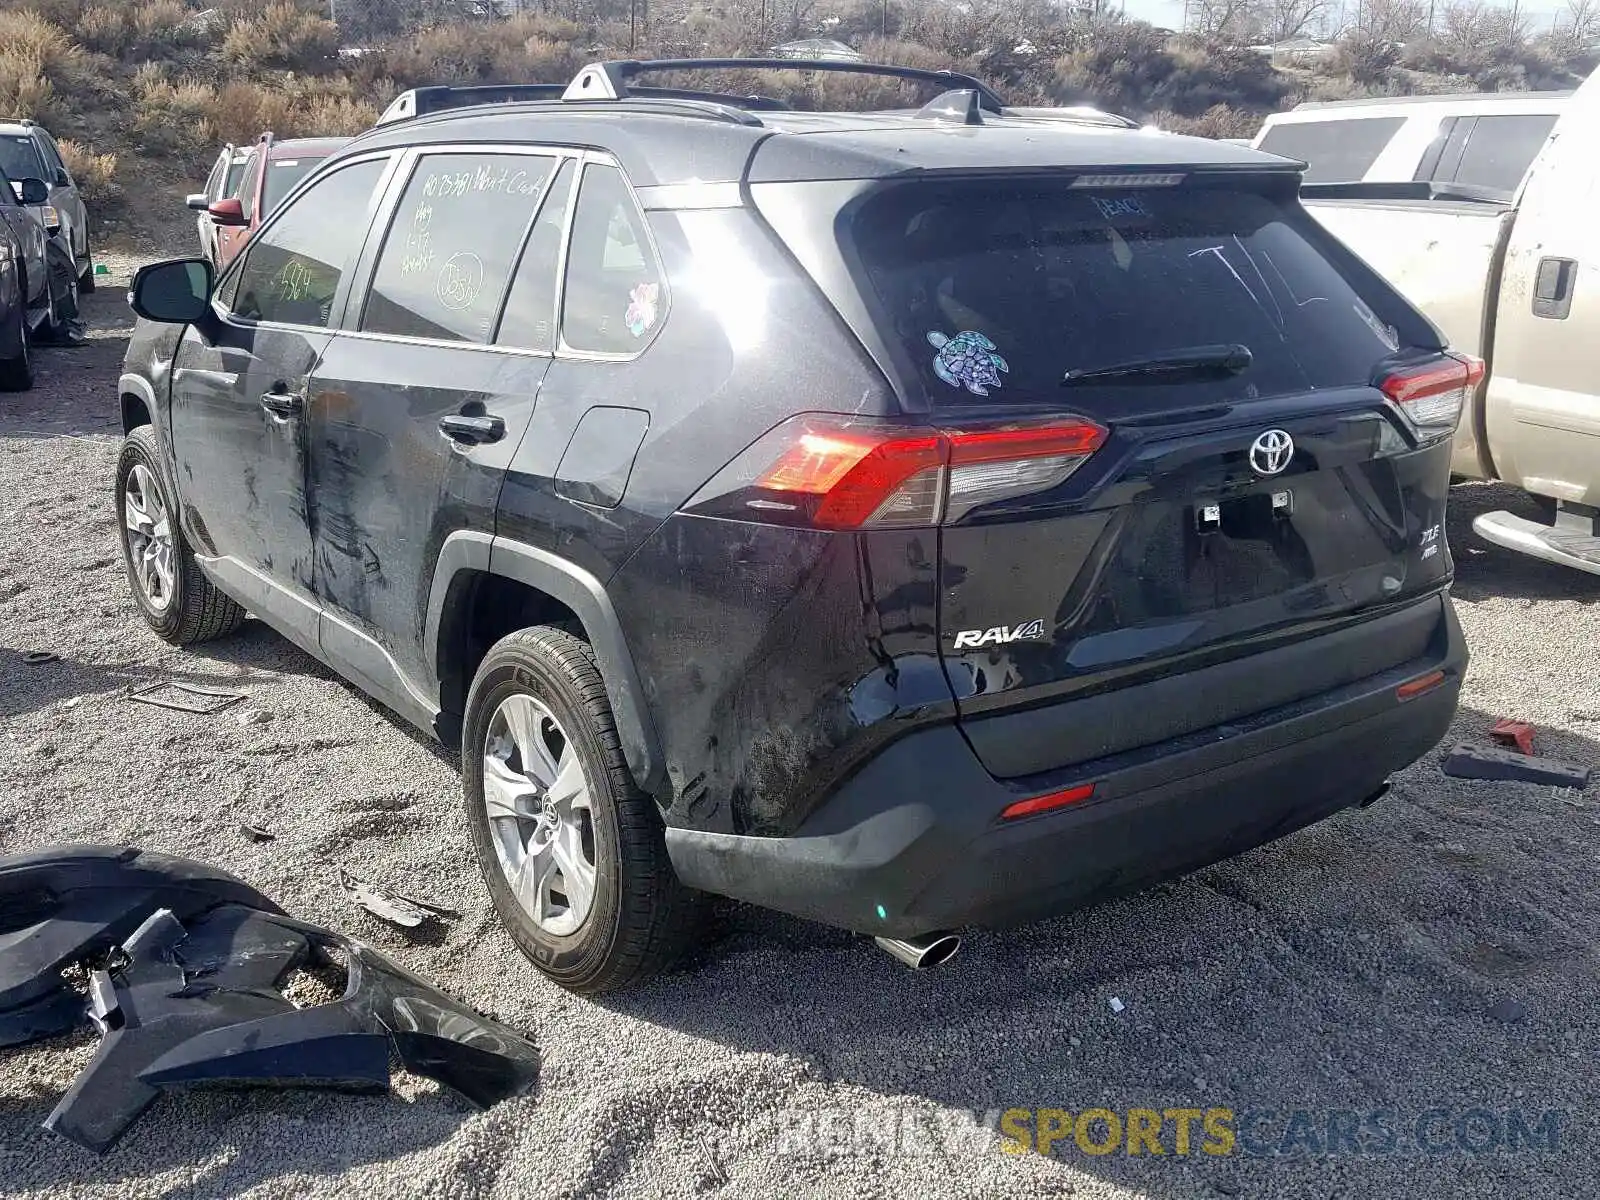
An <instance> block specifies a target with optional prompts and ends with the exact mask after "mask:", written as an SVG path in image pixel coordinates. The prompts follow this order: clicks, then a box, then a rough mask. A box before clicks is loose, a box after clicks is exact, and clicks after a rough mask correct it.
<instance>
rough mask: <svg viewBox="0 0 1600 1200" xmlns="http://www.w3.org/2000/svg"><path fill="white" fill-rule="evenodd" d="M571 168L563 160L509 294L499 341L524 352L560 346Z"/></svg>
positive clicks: (530, 236) (501, 323) (499, 343)
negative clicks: (560, 285)
mask: <svg viewBox="0 0 1600 1200" xmlns="http://www.w3.org/2000/svg"><path fill="white" fill-rule="evenodd" d="M572 176H573V167H572V163H571V162H570V161H568V162H565V163H562V164H561V173H560V174H559V175H557V176H556V181H555V183H553V184H552V185H551V187H550V192H549V194H548V195H547V196H546V197H545V202H544V204H543V205H542V206H541V207H540V209H539V216H538V219H537V220H536V221H535V222H534V224H533V232H532V233H530V234H529V235H528V244H527V247H526V248H525V249H524V250H523V252H522V261H521V262H520V263H518V264H517V275H516V278H515V279H514V280H513V281H512V284H511V294H510V295H509V296H508V297H506V311H505V316H503V317H502V318H501V319H500V333H499V335H498V336H497V337H496V338H495V342H496V343H497V344H498V345H501V346H517V347H519V348H521V349H523V350H544V351H550V350H554V349H555V348H556V290H557V288H556V282H557V275H558V273H559V272H560V270H561V235H562V233H563V232H565V230H566V225H567V209H568V207H569V206H570V203H571V198H572Z"/></svg>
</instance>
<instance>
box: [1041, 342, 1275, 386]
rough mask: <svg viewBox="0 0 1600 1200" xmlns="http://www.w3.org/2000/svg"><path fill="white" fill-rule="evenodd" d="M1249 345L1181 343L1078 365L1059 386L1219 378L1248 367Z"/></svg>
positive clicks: (1173, 381)
mask: <svg viewBox="0 0 1600 1200" xmlns="http://www.w3.org/2000/svg"><path fill="white" fill-rule="evenodd" d="M1251 361H1252V356H1251V354H1250V347H1249V346H1239V345H1232V346H1184V347H1183V348H1182V349H1179V350H1168V351H1166V352H1165V353H1163V354H1152V355H1150V357H1149V358H1136V359H1133V360H1131V361H1129V362H1121V363H1113V364H1111V365H1110V366H1106V367H1080V368H1078V369H1076V370H1072V371H1068V372H1067V373H1066V375H1065V376H1064V377H1063V378H1062V380H1061V386H1062V387H1075V386H1076V385H1078V384H1080V383H1114V382H1116V381H1117V380H1119V379H1149V378H1151V377H1155V379H1156V381H1157V382H1160V383H1183V382H1187V381H1190V380H1195V379H1221V378H1223V377H1224V376H1227V375H1238V374H1240V373H1242V372H1244V371H1247V370H1249V369H1250V363H1251Z"/></svg>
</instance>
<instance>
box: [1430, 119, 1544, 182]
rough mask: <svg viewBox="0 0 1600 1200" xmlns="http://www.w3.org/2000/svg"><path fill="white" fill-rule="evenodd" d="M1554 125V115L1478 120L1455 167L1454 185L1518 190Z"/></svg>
mask: <svg viewBox="0 0 1600 1200" xmlns="http://www.w3.org/2000/svg"><path fill="white" fill-rule="evenodd" d="M1555 123H1556V118H1555V114H1553V113H1528V114H1505V115H1501V116H1488V117H1479V118H1478V123H1477V125H1476V126H1475V127H1474V128H1473V130H1472V140H1471V141H1469V142H1468V143H1467V148H1466V150H1465V151H1464V152H1463V153H1462V155H1461V161H1460V163H1459V164H1458V165H1457V167H1456V173H1455V182H1456V183H1466V184H1471V185H1473V186H1475V187H1486V188H1494V189H1496V190H1498V191H1502V192H1506V193H1511V192H1514V191H1516V190H1517V186H1518V185H1519V184H1520V183H1521V182H1522V177H1523V175H1525V174H1526V173H1527V170H1528V168H1529V167H1530V166H1532V165H1533V160H1534V158H1535V156H1537V155H1538V153H1539V151H1540V150H1541V149H1543V148H1544V144H1545V141H1546V139H1547V138H1549V136H1550V130H1551V128H1552V127H1554V125H1555Z"/></svg>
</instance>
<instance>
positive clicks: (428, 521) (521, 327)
mask: <svg viewBox="0 0 1600 1200" xmlns="http://www.w3.org/2000/svg"><path fill="white" fill-rule="evenodd" d="M576 169H577V168H576V161H575V158H574V155H573V154H572V153H571V152H567V151H559V150H545V149H538V148H532V147H527V146H517V147H510V146H508V147H481V146H471V147H438V148H435V147H423V148H420V149H416V150H411V151H408V152H407V153H406V155H405V159H404V161H403V162H402V165H401V168H400V170H399V171H398V172H397V173H396V175H395V178H394V181H393V183H392V185H391V186H390V189H389V195H388V197H387V198H386V200H385V203H384V206H383V209H382V213H383V215H382V216H381V217H380V218H379V220H378V222H377V224H376V226H375V227H374V229H373V231H372V234H371V235H370V237H369V238H368V241H367V246H366V249H365V251H364V252H363V255H362V259H361V265H360V267H359V268H358V278H359V279H361V280H362V281H363V286H361V287H360V288H359V289H358V290H357V292H356V294H354V295H353V296H352V298H351V300H350V303H349V305H348V307H347V308H346V310H345V313H344V316H343V320H342V322H341V328H340V331H339V333H338V334H337V336H336V337H334V339H333V340H332V342H331V343H330V344H329V345H328V346H327V348H326V349H325V351H324V353H323V356H322V360H321V362H320V364H319V365H318V366H317V368H316V373H315V376H314V378H313V379H312V383H311V392H310V410H309V417H308V421H309V426H308V438H309V441H308V453H309V475H310V486H309V503H310V507H311V513H312V540H313V547H314V554H315V559H316V589H317V592H318V595H319V596H320V597H321V599H322V602H323V604H324V611H325V618H324V623H323V633H322V648H323V651H324V653H325V654H326V655H327V656H328V657H329V659H330V660H332V661H333V662H335V664H336V665H338V666H339V667H340V668H341V669H343V670H345V671H347V672H349V673H350V674H351V675H353V676H355V677H357V678H358V679H360V680H361V681H362V682H363V683H365V684H366V685H367V686H368V687H370V688H372V690H374V691H375V692H377V693H379V694H383V695H389V696H395V695H396V693H397V690H398V701H397V703H399V704H400V705H404V704H405V703H408V700H407V697H408V695H409V696H410V697H411V698H412V699H419V700H420V701H422V702H423V703H424V706H426V705H428V704H431V703H432V701H433V699H434V697H433V696H431V695H429V694H428V693H429V690H430V687H431V685H430V683H429V681H430V680H431V679H432V678H433V676H434V664H433V663H431V662H428V661H426V658H425V653H424V644H425V624H426V614H427V602H428V595H429V586H430V584H431V581H432V578H433V572H434V567H435V565H436V563H437V560H438V556H439V553H440V548H441V546H442V545H443V543H444V541H445V539H446V538H447V537H448V536H449V535H450V534H451V533H454V532H456V531H467V532H476V533H479V534H482V535H484V536H485V537H488V536H492V535H493V534H494V532H495V511H496V505H497V502H498V499H499V496H500V488H501V482H502V480H503V479H504V476H505V473H506V469H507V467H508V466H509V464H510V460H511V457H512V455H513V454H514V453H515V451H516V448H517V445H518V443H519V442H520V441H521V440H522V435H523V432H524V430H525V429H526V428H527V426H528V421H529V417H530V415H531V414H532V412H533V408H534V403H535V399H536V397H537V395H538V392H539V387H540V384H541V382H542V381H543V379H544V377H545V372H546V371H547V370H548V368H549V365H550V355H551V352H552V350H553V349H554V346H553V342H552V341H551V336H552V334H551V321H550V319H549V317H548V315H547V316H546V319H545V320H544V321H543V323H542V325H537V326H528V325H525V324H523V323H521V322H518V321H515V320H509V319H508V324H507V327H506V328H505V329H504V330H503V331H502V327H501V326H502V312H503V310H505V309H506V304H507V294H508V292H509V293H510V294H511V296H512V297H513V304H512V308H513V311H516V310H517V307H518V305H519V304H521V303H523V301H522V300H521V299H519V297H524V296H527V295H528V294H529V293H538V294H539V295H541V296H543V297H544V303H545V305H546V307H548V308H549V309H550V311H552V312H553V305H554V295H555V281H556V271H557V264H558V256H559V252H560V248H561V244H562V236H563V231H564V229H565V227H566V215H567V206H568V201H569V197H570V193H571V190H572V186H573V181H574V177H575V175H576ZM532 303H534V304H535V305H537V303H538V302H537V301H532Z"/></svg>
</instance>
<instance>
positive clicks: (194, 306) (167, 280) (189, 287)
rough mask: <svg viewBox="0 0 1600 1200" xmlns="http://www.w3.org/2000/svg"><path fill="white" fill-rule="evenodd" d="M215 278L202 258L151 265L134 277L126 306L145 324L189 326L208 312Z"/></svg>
mask: <svg viewBox="0 0 1600 1200" xmlns="http://www.w3.org/2000/svg"><path fill="white" fill-rule="evenodd" d="M215 279H216V277H215V276H214V275H213V274H212V273H211V264H210V263H208V262H207V261H206V260H205V259H203V258H177V259H173V260H172V261H170V262H161V263H154V264H152V265H151V266H148V267H143V268H141V269H140V270H139V272H138V273H137V274H135V275H134V277H133V287H132V288H130V289H129V291H128V303H129V304H130V305H132V306H133V311H134V312H136V313H138V314H139V315H140V316H141V317H143V318H144V319H145V320H147V321H160V322H162V323H164V324H168V325H191V324H193V323H194V322H196V321H198V320H200V319H201V318H202V317H204V316H205V315H206V313H207V312H209V311H210V304H211V287H212V284H213V283H214V282H215Z"/></svg>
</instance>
